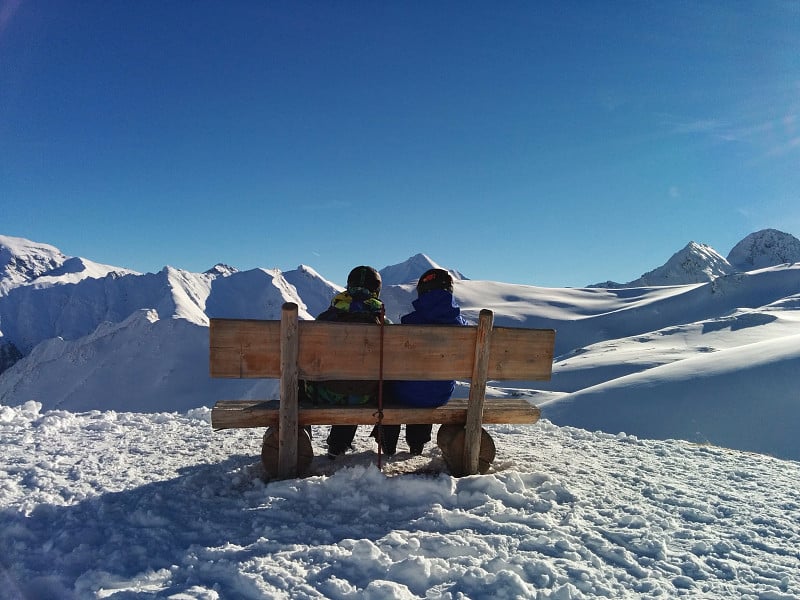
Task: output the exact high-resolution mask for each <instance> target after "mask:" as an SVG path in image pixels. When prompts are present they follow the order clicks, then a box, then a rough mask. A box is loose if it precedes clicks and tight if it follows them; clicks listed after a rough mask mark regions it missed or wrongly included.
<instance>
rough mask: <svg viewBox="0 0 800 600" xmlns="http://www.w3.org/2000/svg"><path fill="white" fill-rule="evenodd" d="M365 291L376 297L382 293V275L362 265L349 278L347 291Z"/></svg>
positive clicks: (351, 272)
mask: <svg viewBox="0 0 800 600" xmlns="http://www.w3.org/2000/svg"><path fill="white" fill-rule="evenodd" d="M359 288H360V289H365V290H369V292H370V293H372V294H375V295H376V296H377V295H378V294H380V293H381V275H380V273H378V272H377V271H376V270H375V269H373V268H372V267H368V266H366V265H361V266H359V267H356V268H355V269H353V270H352V271H350V274H349V275H348V276H347V289H348V290H355V289H359Z"/></svg>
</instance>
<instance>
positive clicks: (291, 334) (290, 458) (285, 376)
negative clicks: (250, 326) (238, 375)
mask: <svg viewBox="0 0 800 600" xmlns="http://www.w3.org/2000/svg"><path fill="white" fill-rule="evenodd" d="M297 330H298V326H297V304H295V303H293V302H286V303H285V304H284V305H283V307H282V309H281V402H280V407H279V419H278V423H279V424H278V477H280V478H282V479H285V478H288V477H294V476H296V475H297V433H298V431H297V429H298V426H297V422H298V421H297V413H298V400H297V356H298V353H299V347H300V345H299V343H298V335H297Z"/></svg>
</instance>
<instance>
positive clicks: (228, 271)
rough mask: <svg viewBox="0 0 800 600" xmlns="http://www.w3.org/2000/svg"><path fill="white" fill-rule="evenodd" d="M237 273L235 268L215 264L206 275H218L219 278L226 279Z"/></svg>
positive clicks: (223, 264) (237, 270)
mask: <svg viewBox="0 0 800 600" xmlns="http://www.w3.org/2000/svg"><path fill="white" fill-rule="evenodd" d="M238 272H239V269H237V268H236V267H231V266H230V265H226V264H225V263H217V264H215V265H214V266H213V267H211V268H210V269H209V270H208V271H206V275H219V276H220V277H227V276H228V275H233V274H234V273H238Z"/></svg>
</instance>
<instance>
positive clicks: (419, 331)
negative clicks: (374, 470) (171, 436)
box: [209, 303, 555, 478]
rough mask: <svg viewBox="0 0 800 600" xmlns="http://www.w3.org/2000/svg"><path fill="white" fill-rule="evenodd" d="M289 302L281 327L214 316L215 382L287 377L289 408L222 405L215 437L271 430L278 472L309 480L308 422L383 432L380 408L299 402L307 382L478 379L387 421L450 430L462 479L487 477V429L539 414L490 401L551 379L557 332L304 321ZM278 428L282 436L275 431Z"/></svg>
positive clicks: (386, 412) (446, 439) (449, 446)
mask: <svg viewBox="0 0 800 600" xmlns="http://www.w3.org/2000/svg"><path fill="white" fill-rule="evenodd" d="M297 314H298V309H297V305H296V304H293V303H286V304H284V306H283V308H282V313H281V320H280V321H260V320H246V319H211V322H210V341H209V348H210V370H211V376H212V377H226V378H264V377H266V378H279V379H280V401H277V400H271V401H269V400H221V401H219V402H217V403H216V404H215V406H214V407H213V409H212V411H211V425H212V427H213V428H214V429H215V430H220V429H230V428H240V427H268V428H270V429H269V430H268V431H269V432H271V435H267V436H265V441H264V448H263V449H262V460H263V462H264V465H265V468H266V469H267V472H268V474H269V475H271V476H274V477H278V478H285V477H292V476H296V475H300V474H302V471H303V469H304V468H305V467H307V465H308V463H309V462H310V460H311V456H310V452H311V446H310V441H308V438H307V436H305V433H304V431H303V429H302V428H303V427H305V426H306V425H346V424H349V425H373V424H375V423H376V421H377V419H378V414H377V413H378V409H377V407H376V406H374V405H365V406H331V405H311V406H306V405H302V406H301V405H299V404H298V380H299V379H305V380H310V381H324V380H335V379H356V380H379V379H382V380H383V381H391V380H433V381H435V380H450V379H456V380H464V379H469V380H470V393H469V398H468V399H458V398H454V399H452V400H450V402H448V403H447V404H446V405H444V406H440V407H436V408H418V407H409V406H398V405H388V404H387V405H385V406H384V407H383V409H382V411H381V412H382V417H381V422H382V423H383V424H386V425H397V424H406V423H431V424H440V425H442V427H441V428H440V430H439V435H438V437H437V443H438V444H439V446H440V448H442V454H443V456H444V458H445V461H446V462H447V464H448V468H449V469H450V472H451V473H452V474H454V475H456V476H459V475H465V474H475V473H478V472H485V470H486V469H487V468H488V465H489V464H490V463H491V461H492V460H493V459H494V444H493V442H492V440H491V437H490V436H489V435H488V433H487V432H486V430H485V429H483V428H482V425H483V424H484V423H493V424H502V423H509V424H531V423H535V422H536V421H538V419H539V414H540V412H539V409H538V408H537V407H536V406H533V405H531V404H530V403H528V402H527V401H526V400H525V399H523V398H503V399H494V398H492V399H488V400H486V398H485V394H486V382H487V381H490V380H504V381H514V380H517V381H521V380H524V381H528V380H547V379H549V378H550V375H551V371H552V363H553V346H554V343H555V331H554V330H552V329H523V328H511V327H493V320H494V316H493V314H492V312H491V311H489V310H482V311H481V313H480V317H479V322H478V325H477V326H469V327H465V326H457V325H453V326H450V325H385V326H382V327H380V326H376V325H372V324H366V323H332V322H325V321H299V320H298V316H297ZM276 431H277V434H275V432H276Z"/></svg>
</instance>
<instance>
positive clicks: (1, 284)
mask: <svg viewBox="0 0 800 600" xmlns="http://www.w3.org/2000/svg"><path fill="white" fill-rule="evenodd" d="M67 258H68V257H67V256H65V255H64V254H63V253H62V252H61V251H60V250H59V249H58V248H56V247H55V246H51V245H49V244H40V243H37V242H32V241H30V240H26V239H24V238H18V237H12V236H8V235H0V292H2V290H3V289H4V288H10V287H13V286H15V285H21V284H25V283H28V282H30V281H33V280H34V279H36V278H37V277H40V276H42V275H44V274H45V273H48V272H50V271H52V270H54V269H57V268H59V267H60V266H61V265H63V264H64V263H65V262H66V261H67Z"/></svg>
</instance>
